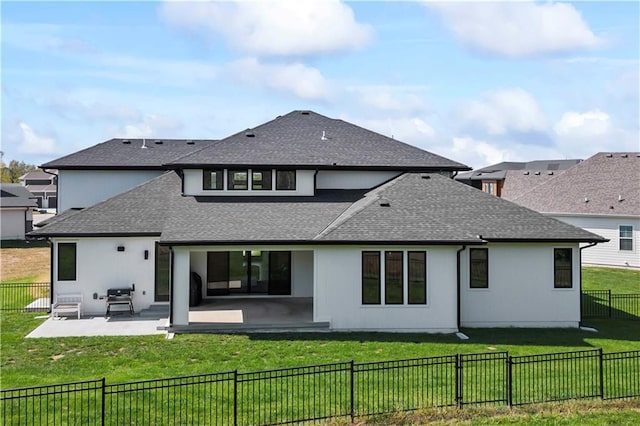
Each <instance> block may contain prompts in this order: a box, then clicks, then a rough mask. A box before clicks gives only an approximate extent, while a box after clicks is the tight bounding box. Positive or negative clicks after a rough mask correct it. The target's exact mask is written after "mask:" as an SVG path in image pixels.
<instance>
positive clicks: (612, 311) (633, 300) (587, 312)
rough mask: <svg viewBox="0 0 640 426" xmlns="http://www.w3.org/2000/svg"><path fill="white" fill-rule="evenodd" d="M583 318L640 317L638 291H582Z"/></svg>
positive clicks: (634, 318)
mask: <svg viewBox="0 0 640 426" xmlns="http://www.w3.org/2000/svg"><path fill="white" fill-rule="evenodd" d="M581 303H582V317H583V318H611V319H624V320H639V319H640V293H634V294H614V293H611V290H584V291H583V292H582V298H581Z"/></svg>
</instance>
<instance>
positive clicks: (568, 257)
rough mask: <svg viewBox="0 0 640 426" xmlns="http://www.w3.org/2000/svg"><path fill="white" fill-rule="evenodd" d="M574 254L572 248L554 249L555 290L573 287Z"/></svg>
mask: <svg viewBox="0 0 640 426" xmlns="http://www.w3.org/2000/svg"><path fill="white" fill-rule="evenodd" d="M572 252H573V250H572V249H570V248H556V249H553V274H554V278H553V286H554V287H555V288H571V287H573V277H572V275H573V273H572V270H573V267H572V263H573V260H572V257H573V256H572V255H573V253H572Z"/></svg>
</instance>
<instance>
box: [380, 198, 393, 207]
mask: <svg viewBox="0 0 640 426" xmlns="http://www.w3.org/2000/svg"><path fill="white" fill-rule="evenodd" d="M379 204H380V207H391V202H390V201H389V200H387V199H386V198H381V199H380V203H379Z"/></svg>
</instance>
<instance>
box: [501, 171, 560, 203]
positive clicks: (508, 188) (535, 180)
mask: <svg viewBox="0 0 640 426" xmlns="http://www.w3.org/2000/svg"><path fill="white" fill-rule="evenodd" d="M550 173H553V174H550ZM560 173H564V170H561V171H558V172H546V171H538V172H537V173H536V171H533V170H525V171H522V170H508V171H506V172H505V177H504V186H503V187H502V192H501V193H500V197H501V198H504V199H505V200H510V201H511V200H513V199H514V198H516V197H519V196H521V195H522V194H524V193H525V192H529V191H531V190H532V189H533V188H535V187H536V186H538V185H542V184H543V183H545V182H546V181H548V180H549V179H553V178H555V177H556V176H558V174H560Z"/></svg>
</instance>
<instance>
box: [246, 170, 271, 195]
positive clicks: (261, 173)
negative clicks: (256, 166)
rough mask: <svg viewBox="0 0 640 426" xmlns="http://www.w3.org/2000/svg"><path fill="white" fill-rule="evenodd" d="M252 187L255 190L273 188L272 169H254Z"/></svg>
mask: <svg viewBox="0 0 640 426" xmlns="http://www.w3.org/2000/svg"><path fill="white" fill-rule="evenodd" d="M251 189H253V190H254V191H268V190H271V170H252V171H251Z"/></svg>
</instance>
